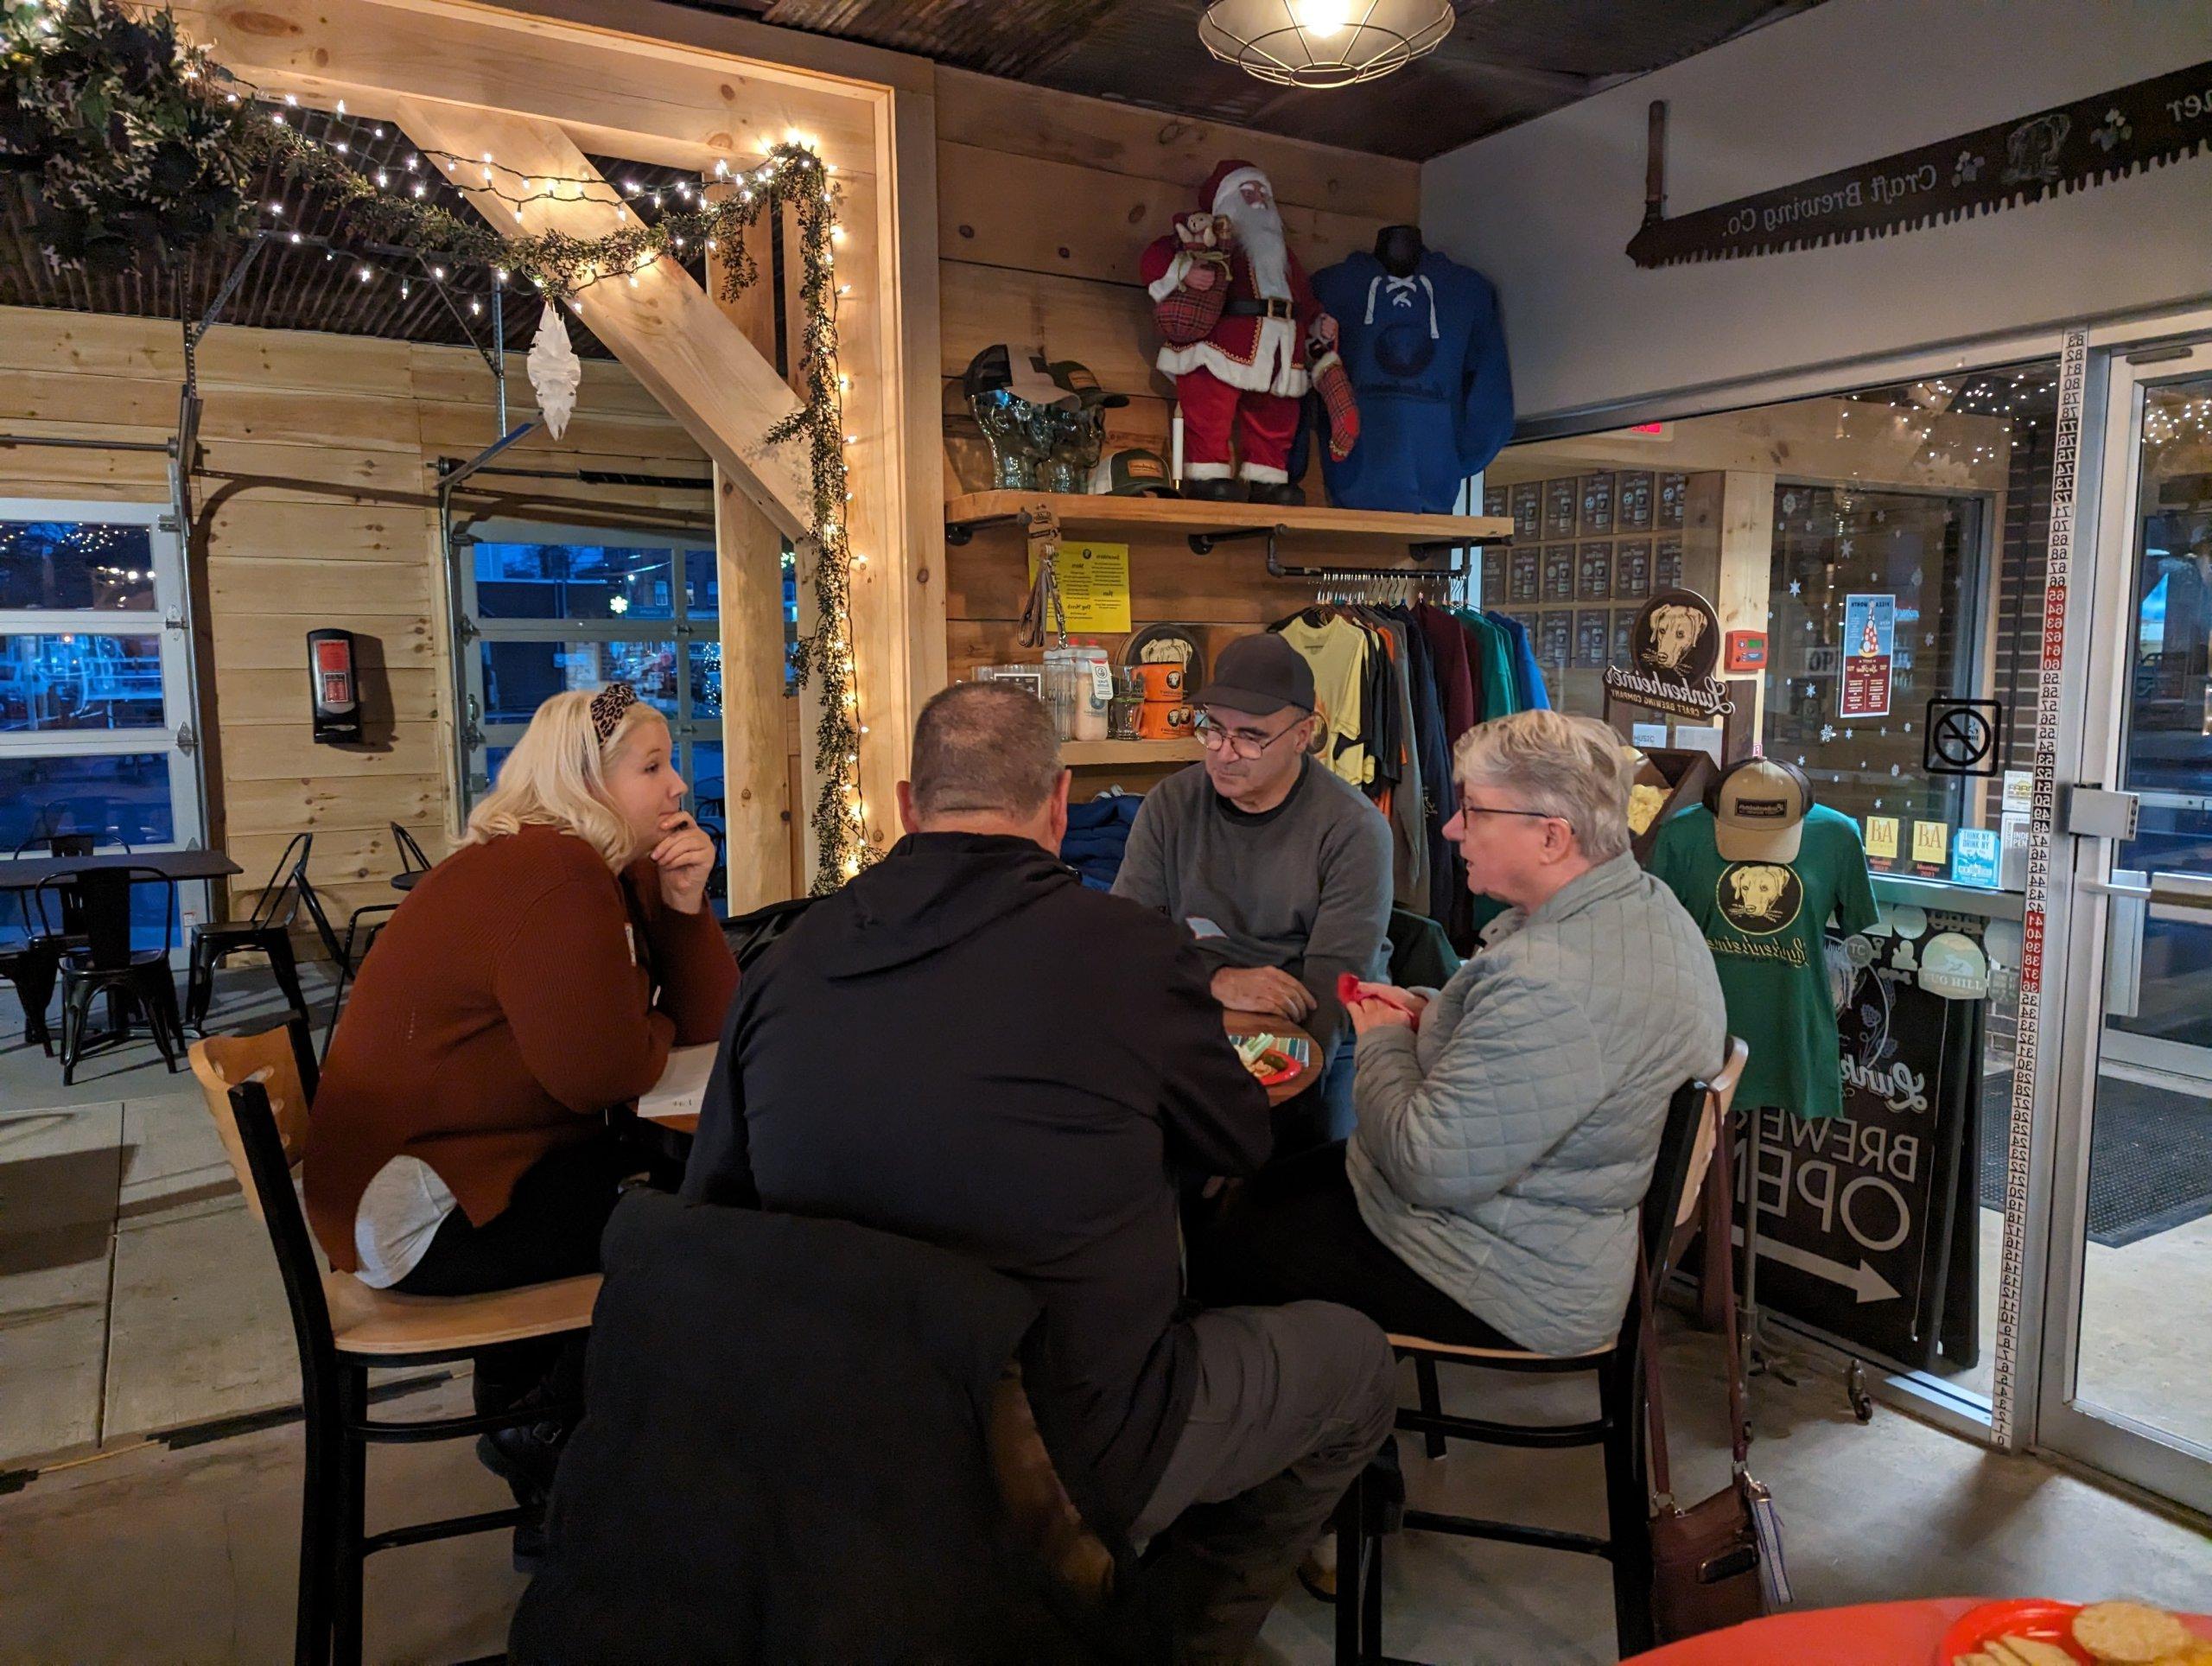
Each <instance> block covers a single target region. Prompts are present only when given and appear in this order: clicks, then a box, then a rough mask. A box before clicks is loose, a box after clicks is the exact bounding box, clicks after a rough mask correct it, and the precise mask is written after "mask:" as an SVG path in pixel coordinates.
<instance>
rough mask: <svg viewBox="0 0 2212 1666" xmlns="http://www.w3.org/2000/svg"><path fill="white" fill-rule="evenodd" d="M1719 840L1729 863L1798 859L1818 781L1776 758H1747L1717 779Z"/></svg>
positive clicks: (1714, 803)
mask: <svg viewBox="0 0 2212 1666" xmlns="http://www.w3.org/2000/svg"><path fill="white" fill-rule="evenodd" d="M1710 804H1711V808H1712V811H1713V843H1714V845H1715V846H1716V847H1717V848H1718V849H1719V852H1720V857H1721V860H1722V861H1724V862H1795V861H1796V860H1797V849H1798V846H1799V845H1800V844H1801V843H1803V840H1804V835H1805V812H1806V811H1808V810H1810V809H1811V808H1812V807H1813V785H1812V783H1811V782H1810V781H1808V780H1807V779H1805V773H1804V771H1802V770H1801V769H1799V768H1798V767H1797V766H1796V765H1794V764H1785V763H1783V762H1782V761H1781V760H1779V759H1776V758H1746V759H1745V760H1744V761H1743V762H1741V763H1739V764H1737V765H1735V766H1732V767H1731V768H1730V769H1729V770H1728V771H1727V772H1726V773H1724V774H1723V775H1722V776H1721V777H1720V779H1719V780H1718V781H1716V782H1714V783H1713V797H1712V798H1711V800H1710Z"/></svg>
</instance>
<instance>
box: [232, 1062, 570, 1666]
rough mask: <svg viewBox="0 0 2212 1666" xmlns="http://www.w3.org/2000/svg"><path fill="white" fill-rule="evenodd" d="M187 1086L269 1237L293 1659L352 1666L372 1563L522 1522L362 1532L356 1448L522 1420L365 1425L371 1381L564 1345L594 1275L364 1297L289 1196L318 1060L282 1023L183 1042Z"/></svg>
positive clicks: (363, 1458)
mask: <svg viewBox="0 0 2212 1666" xmlns="http://www.w3.org/2000/svg"><path fill="white" fill-rule="evenodd" d="M191 1058H192V1073H193V1074H194V1076H195V1077H197V1078H199V1081H200V1091H201V1092H202V1094H203V1095H204V1096H205V1097H206V1099H207V1110H208V1114H209V1115H210V1116H213V1118H214V1119H215V1129H216V1131H217V1133H218V1134H219V1135H221V1136H222V1141H223V1148H224V1150H225V1151H226V1153H227V1154H229V1157H230V1160H231V1167H232V1170H233V1172H235V1173H236V1174H237V1175H238V1184H239V1186H242V1187H243V1188H244V1189H245V1200H246V1205H247V1207H248V1208H250V1209H251V1210H252V1211H253V1212H254V1214H255V1216H256V1217H257V1218H259V1220H260V1221H261V1222H262V1224H264V1226H266V1227H267V1228H268V1230H269V1241H270V1246H271V1247H272V1248H273V1249H274V1250H275V1251H276V1253H277V1271H278V1272H279V1273H280V1274H281V1275H283V1281H284V1295H285V1300H286V1301H287V1302H288V1304H289V1307H290V1308H291V1313H292V1336H293V1340H294V1342H295V1343H296V1345H297V1347H298V1350H299V1356H300V1390H301V1400H302V1405H303V1408H304V1409H305V1413H306V1430H307V1475H306V1485H305V1486H304V1488H303V1490H302V1497H301V1502H300V1575H299V1609H298V1618H297V1622H296V1628H295V1631H294V1645H293V1648H294V1656H295V1658H296V1661H298V1662H300V1663H314V1666H323V1663H325V1662H327V1661H331V1660H335V1661H337V1662H340V1663H341V1666H347V1663H353V1662H357V1661H359V1659H360V1657H361V1573H362V1567H363V1564H364V1563H365V1561H367V1559H368V1558H369V1557H370V1556H372V1555H374V1554H375V1553H376V1552H378V1551H379V1550H390V1549H394V1548H397V1547H398V1546H401V1545H410V1544H425V1543H429V1542H431V1541H433V1540H437V1539H450V1538H457V1537H459V1536H461V1535H464V1534H469V1533H485V1532H490V1531H493V1530H494V1529H501V1528H512V1527H514V1526H516V1525H517V1524H518V1523H521V1522H522V1521H523V1520H524V1511H523V1510H519V1509H508V1510H485V1511H480V1512H479V1513H478V1514H475V1515H473V1516H457V1517H447V1518H445V1519H442V1520H438V1521H429V1522H417V1523H410V1524H409V1525H407V1526H404V1527H394V1528H387V1529H384V1530H382V1531H380V1532H377V1533H370V1532H368V1531H366V1530H365V1484H366V1480H367V1459H368V1448H369V1447H370V1446H371V1445H372V1444H376V1443H398V1442H409V1443H411V1442H420V1441H427V1440H464V1439H470V1438H473V1437H474V1436H476V1435H479V1434H487V1433H489V1432H490V1431H492V1430H493V1429H499V1428H517V1427H519V1426H520V1425H522V1424H524V1423H527V1422H530V1421H532V1420H533V1419H534V1418H536V1417H538V1416H540V1415H543V1414H542V1413H541V1412H539V1411H537V1410H534V1409H523V1410H518V1411H513V1412H504V1413H496V1414H491V1415H481V1416H467V1417H439V1418H431V1419H427V1420H423V1421H416V1422H391V1421H377V1420H372V1418H371V1417H370V1416H369V1415H368V1405H369V1383H368V1377H369V1370H370V1368H372V1367H395V1366H422V1365H427V1364H438V1363H441V1362H446V1361H452V1360H459V1359H465V1358H469V1357H470V1356H472V1355H474V1354H475V1353H477V1352H479V1351H481V1350H483V1349H486V1348H491V1347H496V1346H498V1345H500V1344H502V1343H507V1342H520V1341H524V1340H525V1339H531V1338H535V1337H549V1336H561V1335H564V1334H566V1333H568V1332H572V1331H581V1330H584V1329H587V1328H588V1327H589V1326H590V1324H591V1310H592V1303H593V1301H594V1300H595V1299H596V1298H597V1296H598V1294H599V1283H600V1281H599V1277H598V1275H596V1274H594V1275H590V1276H588V1277H583V1278H569V1279H560V1280H557V1281H554V1282H551V1283H548V1284H532V1285H526V1286H524V1287H523V1288H520V1289H514V1290H498V1291H493V1292H490V1293H488V1294H484V1295H474V1296H410V1295H404V1294H400V1293H398V1292H397V1291H391V1290H372V1289H371V1288H369V1287H368V1286H367V1285H365V1284H363V1283H362V1282H361V1281H359V1279H356V1278H353V1277H351V1276H350V1275H346V1274H344V1273H338V1272H334V1271H332V1270H331V1269H328V1268H327V1266H325V1264H324V1262H323V1259H322V1256H321V1254H320V1252H319V1251H318V1250H316V1248H315V1241H314V1239H313V1238H312V1237H310V1236H309V1234H308V1224H307V1219H306V1217H305V1216H304V1215H302V1212H301V1210H300V1203H299V1196H298V1193H297V1192H295V1191H294V1190H293V1186H292V1170H293V1168H294V1167H295V1166H296V1164H297V1163H298V1161H299V1160H300V1154H301V1152H302V1149H303V1148H304V1147H305V1145H306V1143H307V1133H308V1103H309V1101H310V1099H311V1097H312V1096H313V1094H314V1091H315V1079H316V1067H315V1049H314V1046H313V1044H312V1042H311V1041H310V1040H309V1038H308V1026H307V1024H306V1022H305V1021H302V1020H298V1019H295V1020H294V1021H291V1022H290V1023H289V1024H286V1025H284V1026H283V1027H281V1028H279V1029H273V1030H265V1031H263V1032H262V1033H259V1034H257V1035H219V1036H211V1037H209V1038H208V1039H207V1040H204V1041H198V1042H194V1044H193V1046H192V1051H191Z"/></svg>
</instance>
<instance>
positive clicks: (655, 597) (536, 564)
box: [474, 542, 676, 620]
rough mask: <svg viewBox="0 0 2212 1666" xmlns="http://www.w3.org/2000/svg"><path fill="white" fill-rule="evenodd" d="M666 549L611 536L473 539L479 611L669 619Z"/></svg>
mask: <svg viewBox="0 0 2212 1666" xmlns="http://www.w3.org/2000/svg"><path fill="white" fill-rule="evenodd" d="M670 554H671V552H670V551H668V550H644V549H634V548H629V547H626V546H620V545H613V544H493V543H489V542H484V543H479V544H476V546H475V552H474V563H475V569H476V616H477V617H478V618H479V619H575V620H608V619H672V618H674V617H675V613H676V607H675V598H674V595H673V594H672V591H671V561H670Z"/></svg>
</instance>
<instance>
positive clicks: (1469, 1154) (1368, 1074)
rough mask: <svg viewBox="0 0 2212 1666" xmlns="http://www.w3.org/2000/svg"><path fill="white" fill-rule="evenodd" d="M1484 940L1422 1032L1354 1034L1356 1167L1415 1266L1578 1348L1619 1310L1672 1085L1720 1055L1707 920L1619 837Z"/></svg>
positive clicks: (1597, 1339)
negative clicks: (1686, 907) (1619, 851)
mask: <svg viewBox="0 0 2212 1666" xmlns="http://www.w3.org/2000/svg"><path fill="white" fill-rule="evenodd" d="M1483 938H1484V944H1485V945H1486V946H1485V947H1484V949H1483V951H1482V952H1481V953H1479V954H1478V955H1477V956H1475V957H1474V958H1473V959H1471V960H1470V961H1468V962H1467V963H1466V964H1465V965H1464V966H1462V967H1461V968H1460V969H1459V971H1458V972H1456V973H1455V974H1453V976H1452V981H1451V982H1448V983H1446V985H1445V986H1444V988H1443V989H1442V990H1441V991H1440V992H1439V993H1438V995H1436V996H1435V998H1434V999H1433V1000H1432V1001H1431V1002H1429V1005H1428V1009H1427V1011H1426V1012H1424V1013H1423V1014H1421V1028H1420V1031H1419V1033H1415V1032H1414V1031H1412V1030H1408V1029H1402V1028H1390V1029H1383V1030H1377V1031H1376V1032H1374V1033H1371V1034H1370V1035H1368V1036H1367V1037H1365V1038H1364V1039H1363V1040H1362V1041H1361V1042H1360V1044H1359V1066H1358V1075H1357V1078H1356V1079H1355V1081H1354V1084H1353V1090H1352V1103H1353V1108H1354V1109H1355V1110H1356V1111H1357V1114H1358V1118H1359V1121H1358V1126H1357V1128H1355V1129H1353V1131H1352V1136H1351V1145H1350V1147H1349V1148H1347V1150H1346V1153H1345V1157H1344V1167H1345V1170H1346V1172H1347V1173H1349V1175H1350V1176H1351V1186H1352V1191H1353V1192H1354V1194H1355V1195H1356V1196H1357V1199H1358V1200H1359V1213H1360V1218H1361V1219H1363V1220H1364V1221H1365V1222H1366V1223H1367V1226H1368V1230H1370V1231H1371V1232H1373V1233H1374V1234H1375V1236H1376V1237H1378V1238H1380V1239H1382V1240H1383V1243H1387V1244H1389V1246H1390V1248H1391V1249H1392V1250H1395V1251H1396V1252H1397V1254H1398V1257H1399V1259H1400V1260H1402V1261H1403V1262H1405V1263H1406V1265H1407V1266H1408V1267H1410V1268H1412V1269H1414V1271H1415V1272H1416V1273H1419V1274H1420V1275H1421V1276H1422V1277H1423V1278H1425V1279H1427V1281H1429V1282H1430V1283H1431V1284H1433V1285H1434V1286H1436V1288H1438V1289H1440V1290H1441V1291H1443V1292H1444V1293H1445V1294H1446V1295H1448V1296H1450V1297H1451V1298H1452V1300H1455V1301H1457V1302H1458V1303H1459V1305H1460V1306H1461V1307H1465V1309H1466V1310H1467V1311H1468V1312H1469V1313H1472V1314H1474V1315H1475V1317H1476V1318H1478V1319H1483V1320H1484V1321H1486V1322H1487V1323H1489V1324H1491V1325H1492V1326H1496V1327H1497V1329H1498V1330H1501V1331H1503V1332H1505V1334H1506V1335H1508V1336H1510V1337H1511V1338H1512V1339H1514V1340H1515V1341H1516V1342H1518V1343H1519V1344H1520V1345H1522V1347H1524V1348H1533V1349H1535V1350H1536V1351H1539V1352H1542V1353H1549V1354H1567V1353H1579V1352H1580V1351H1583V1350H1585V1349H1589V1348H1597V1347H1601V1346H1603V1345H1605V1344H1606V1343H1608V1342H1611V1340H1612V1339H1613V1337H1614V1333H1615V1332H1618V1330H1619V1328H1620V1323H1621V1314H1622V1313H1623V1311H1624V1309H1625V1308H1626V1307H1627V1305H1628V1293H1629V1287H1630V1284H1631V1283H1632V1282H1633V1281H1634V1278H1635V1272H1636V1260H1635V1256H1636V1220H1637V1205H1640V1204H1641V1203H1642V1202H1643V1193H1644V1190H1645V1188H1646V1187H1647V1186H1649V1184H1650V1182H1651V1164H1652V1159H1653V1158H1654V1157H1655V1156H1656V1154H1657V1152H1658V1149H1659V1133H1660V1129H1662V1126H1663V1125H1664V1124H1665V1122H1666V1116H1667V1100H1668V1098H1669V1096H1670V1095H1671V1094H1673V1092H1674V1091H1675V1089H1676V1088H1678V1087H1680V1086H1681V1084H1683V1083H1684V1082H1685V1081H1687V1080H1688V1079H1689V1078H1691V1077H1693V1076H1705V1075H1709V1074H1711V1073H1712V1072H1713V1071H1716V1070H1718V1069H1719V1068H1720V1064H1721V1060H1722V1056H1723V1051H1724V1048H1725V1046H1726V1035H1727V1008H1726V1005H1725V1003H1724V1002H1722V999H1721V995H1720V980H1719V977H1718V976H1716V975H1715V974H1714V972H1713V954H1712V951H1710V950H1708V949H1707V947H1706V945H1705V938H1704V937H1703V935H1702V934H1701V933H1700V932H1699V931H1698V928H1697V927H1696V926H1695V925H1693V924H1692V923H1691V921H1690V917H1689V916H1688V914H1687V913H1685V912H1683V911H1682V906H1681V904H1680V903H1679V902H1676V901H1675V898H1674V895H1673V893H1670V892H1669V890H1668V889H1667V888H1666V887H1664V886H1662V885H1661V884H1660V883H1659V882H1658V881H1656V880H1655V879H1653V878H1651V877H1650V876H1649V874H1646V873H1644V872H1643V869H1642V868H1638V867H1637V865H1636V859H1635V858H1634V857H1633V856H1630V855H1625V854H1624V855H1618V856H1616V857H1614V858H1613V859H1612V860H1611V861H1610V862H1601V863H1599V865H1598V866H1597V867H1595V868H1592V869H1591V870H1590V871H1589V872H1588V873H1586V874H1583V875H1582V876H1581V877H1580V879H1577V880H1575V881H1573V882H1572V883H1571V884H1569V885H1568V886H1567V887H1565V888H1564V889H1563V890H1561V891H1560V893H1558V894H1557V895H1556V896H1554V897H1553V898H1552V899H1551V900H1549V901H1548V902H1547V903H1545V904H1544V905H1543V906H1542V907H1541V908H1539V909H1537V910H1536V911H1535V912H1534V913H1533V914H1531V913H1525V912H1522V910H1520V909H1518V908H1516V909H1514V910H1512V911H1511V912H1509V913H1506V914H1503V915H1501V916H1500V917H1499V918H1498V919H1495V920H1493V921H1492V922H1491V924H1490V925H1487V926H1485V927H1484V931H1483Z"/></svg>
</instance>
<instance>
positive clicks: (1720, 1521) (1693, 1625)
mask: <svg viewBox="0 0 2212 1666" xmlns="http://www.w3.org/2000/svg"><path fill="white" fill-rule="evenodd" d="M1734 1181H1735V1164H1734V1161H1733V1160H1732V1154H1731V1151H1730V1142H1729V1137H1728V1128H1727V1119H1726V1117H1723V1118H1722V1119H1721V1126H1720V1128H1719V1138H1718V1139H1717V1140H1716V1141H1714V1144H1713V1158H1712V1168H1711V1170H1710V1172H1709V1173H1708V1174H1707V1179H1706V1185H1707V1186H1708V1187H1713V1186H1719V1187H1726V1188H1729V1189H1728V1190H1727V1191H1726V1192H1723V1193H1722V1194H1721V1195H1722V1196H1723V1197H1725V1198H1728V1197H1732V1192H1733V1186H1734ZM1722 1218H1723V1219H1724V1220H1727V1219H1732V1211H1726V1212H1725V1213H1724V1214H1723V1216H1722ZM1712 1219H1713V1217H1712V1216H1710V1215H1708V1216H1707V1220H1708V1222H1709V1221H1711V1220H1712ZM1732 1237H1733V1233H1732V1229H1729V1228H1726V1227H1724V1228H1723V1229H1722V1230H1720V1231H1719V1232H1717V1233H1713V1234H1712V1235H1711V1236H1709V1237H1707V1241H1706V1256H1707V1261H1708V1262H1712V1263H1714V1264H1715V1266H1716V1269H1717V1270H1718V1272H1719V1284H1720V1307H1721V1327H1720V1328H1721V1334H1722V1336H1723V1337H1724V1338H1726V1349H1727V1361H1728V1427H1729V1437H1730V1456H1731V1463H1730V1466H1729V1479H1728V1485H1726V1487H1724V1488H1722V1489H1721V1491H1719V1492H1716V1493H1714V1494H1713V1496H1712V1497H1709V1498H1706V1499H1703V1500H1701V1501H1700V1502H1699V1503H1697V1504H1692V1505H1691V1506H1690V1507H1689V1508H1688V1510H1683V1509H1681V1508H1680V1507H1678V1506H1677V1505H1676V1504H1675V1493H1674V1485H1673V1481H1672V1479H1671V1478H1670V1476H1669V1472H1668V1464H1667V1423H1666V1413H1665V1408H1664V1407H1663V1406H1662V1403H1661V1389H1660V1370H1659V1350H1658V1345H1657V1336H1656V1331H1655V1329H1654V1327H1653V1323H1652V1300H1651V1297H1652V1290H1651V1272H1650V1269H1649V1266H1647V1265H1646V1264H1644V1262H1643V1257H1642V1256H1641V1255H1639V1256H1638V1257H1637V1280H1638V1283H1639V1286H1640V1294H1641V1296H1642V1300H1643V1371H1644V1386H1645V1408H1646V1415H1647V1417H1648V1419H1649V1423H1648V1427H1649V1432H1650V1438H1651V1481H1652V1487H1653V1491H1654V1494H1655V1497H1654V1501H1653V1505H1652V1513H1651V1619H1652V1627H1653V1631H1654V1632H1655V1634H1656V1637H1657V1639H1658V1640H1659V1641H1660V1642H1661V1643H1674V1642H1677V1641H1679V1640H1681V1638H1683V1637H1695V1636H1697V1635H1698V1634H1699V1633H1700V1632H1704V1631H1719V1629H1720V1628H1722V1627H1723V1626H1727V1625H1738V1624H1740V1623H1742V1622H1743V1621H1745V1620H1750V1619H1757V1618H1759V1617H1760V1616H1761V1615H1763V1614H1764V1613H1765V1612H1767V1610H1768V1606H1769V1603H1770V1600H1771V1601H1773V1602H1775V1603H1783V1602H1787V1601H1788V1600H1789V1587H1788V1585H1787V1583H1786V1580H1784V1577H1783V1571H1782V1555H1781V1550H1782V1547H1781V1539H1780V1534H1779V1530H1778V1529H1777V1526H1776V1523H1775V1516H1774V1501H1773V1497H1772V1495H1770V1493H1769V1492H1768V1491H1767V1490H1766V1488H1765V1487H1764V1486H1763V1485H1760V1484H1759V1483H1758V1482H1757V1481H1755V1480H1753V1479H1752V1478H1751V1470H1750V1468H1749V1466H1748V1465H1747V1462H1746V1459H1748V1457H1749V1455H1750V1448H1751V1422H1750V1420H1749V1417H1748V1415H1747V1414H1746V1411H1745V1403H1744V1369H1743V1351H1742V1341H1741V1338H1740V1337H1739V1335H1738V1332H1737V1328H1736V1275H1735V1268H1734V1262H1735V1255H1734V1251H1733V1247H1732Z"/></svg>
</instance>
